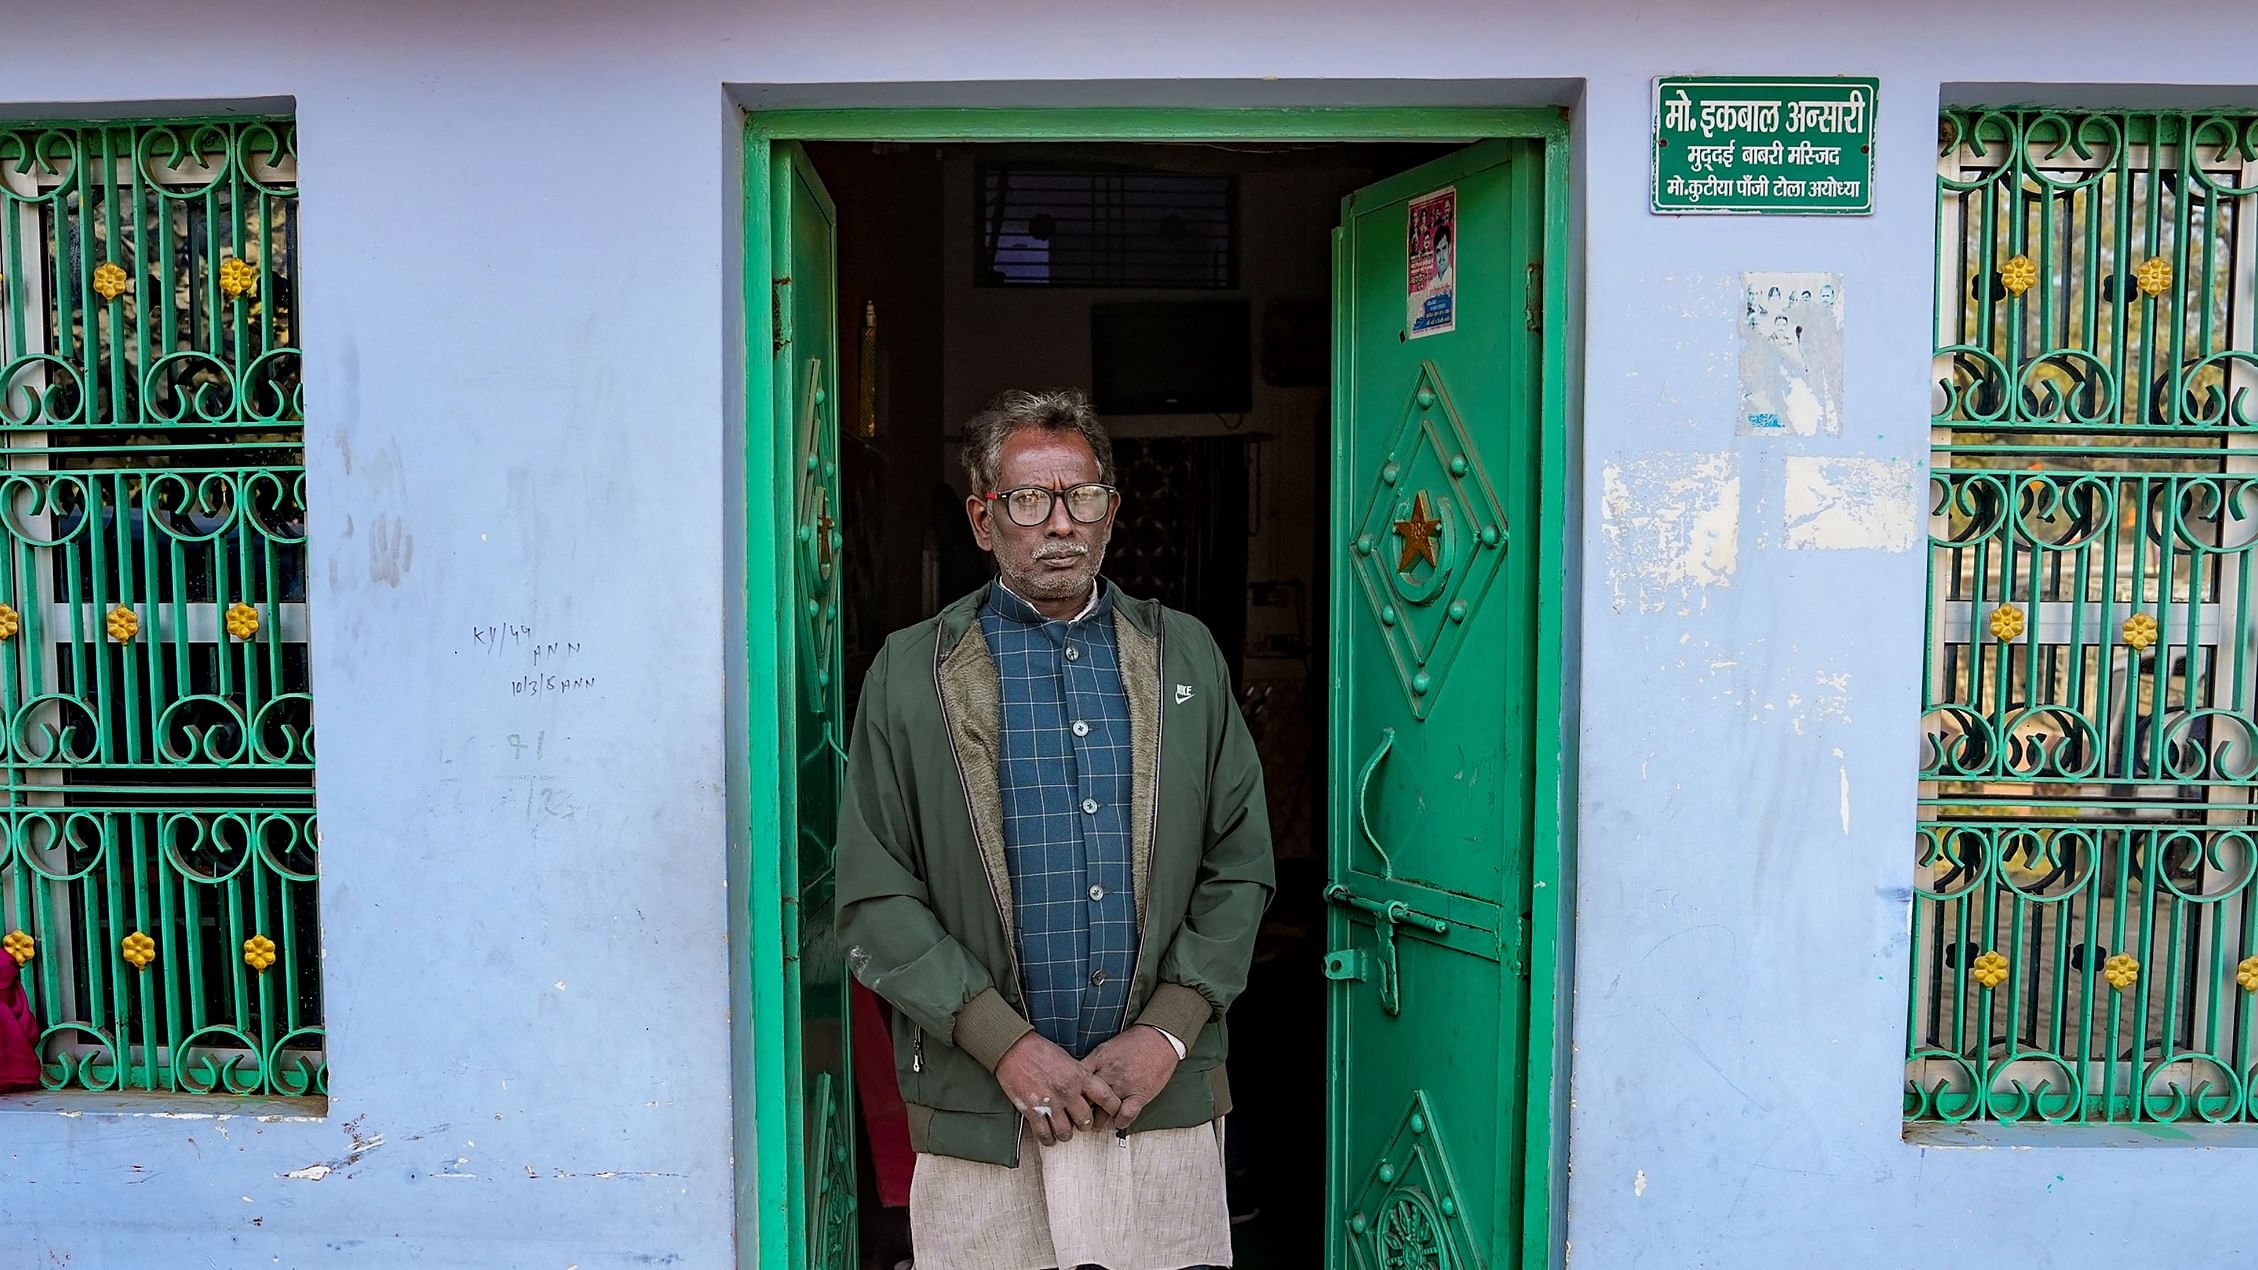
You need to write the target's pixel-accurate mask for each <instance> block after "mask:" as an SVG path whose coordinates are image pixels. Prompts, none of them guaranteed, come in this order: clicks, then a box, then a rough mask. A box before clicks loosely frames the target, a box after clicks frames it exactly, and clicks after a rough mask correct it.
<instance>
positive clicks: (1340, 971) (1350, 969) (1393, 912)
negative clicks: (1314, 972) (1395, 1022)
mask: <svg viewBox="0 0 2258 1270" xmlns="http://www.w3.org/2000/svg"><path fill="white" fill-rule="evenodd" d="M1325 901H1326V902H1327V903H1329V904H1338V905H1340V906H1341V907H1343V908H1348V909H1354V910H1356V911H1357V912H1359V913H1363V914H1364V915H1366V916H1367V917H1370V918H1371V919H1372V934H1373V943H1374V945H1375V948H1374V955H1373V957H1372V958H1371V962H1373V963H1377V965H1378V967H1379V976H1380V1008H1381V1009H1382V1010H1385V1011H1387V1012H1388V1014H1389V1015H1390V1016H1397V1015H1401V1014H1402V1013H1403V975H1402V972H1401V970H1400V968H1399V967H1398V966H1397V964H1396V927H1398V926H1416V927H1418V928H1419V929H1421V930H1424V931H1429V932H1432V933H1434V934H1437V935H1447V934H1449V933H1450V923H1449V922H1446V921H1444V920H1443V919H1442V918H1440V917H1435V916H1432V915H1430V914H1427V913H1422V912H1420V911H1419V910H1418V909H1415V908H1413V907H1411V906H1410V905H1409V904H1406V903H1404V902H1403V901H1402V900H1372V899H1366V898H1364V897H1363V896H1361V895H1358V894H1357V893H1356V892H1354V891H1352V890H1350V889H1349V888H1347V887H1345V886H1343V885H1341V884H1340V883H1338V882H1335V883H1334V884H1333V885H1331V886H1328V887H1326V888H1325ZM1370 964H1371V963H1368V962H1367V960H1366V958H1365V956H1364V954H1363V953H1362V952H1361V951H1358V950H1355V949H1351V950H1347V951H1343V952H1334V953H1328V954H1326V957H1325V977H1326V978H1328V979H1333V980H1354V981H1361V980H1363V979H1364V978H1365V976H1366V974H1367V972H1368V967H1369V965H1370Z"/></svg>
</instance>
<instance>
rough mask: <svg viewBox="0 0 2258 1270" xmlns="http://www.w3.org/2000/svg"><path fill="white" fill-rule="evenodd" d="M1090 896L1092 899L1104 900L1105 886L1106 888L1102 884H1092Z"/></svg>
mask: <svg viewBox="0 0 2258 1270" xmlns="http://www.w3.org/2000/svg"><path fill="white" fill-rule="evenodd" d="M1090 898H1091V899H1092V900H1102V899H1104V898H1105V888H1104V887H1102V886H1098V885H1095V884H1092V885H1091V887H1090Z"/></svg>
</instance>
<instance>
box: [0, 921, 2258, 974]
mask: <svg viewBox="0 0 2258 1270" xmlns="http://www.w3.org/2000/svg"><path fill="white" fill-rule="evenodd" d="M0 952H5V953H7V954H8V955H9V956H10V957H13V958H15V961H16V964H17V965H19V966H20V965H22V964H24V963H25V962H27V961H30V960H31V959H32V958H33V957H35V956H37V955H39V943H38V941H36V940H34V939H33V938H32V937H31V936H29V935H26V934H25V933H23V932H22V931H20V930H12V931H9V932H8V937H7V938H6V939H0ZM2251 960H2253V961H2258V957H2254V958H2252V959H2251Z"/></svg>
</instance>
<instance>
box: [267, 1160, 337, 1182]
mask: <svg viewBox="0 0 2258 1270" xmlns="http://www.w3.org/2000/svg"><path fill="white" fill-rule="evenodd" d="M335 1171H336V1170H335V1169H333V1168H332V1167H331V1166H329V1165H327V1164H309V1165H307V1166H306V1167H304V1168H302V1169H292V1170H290V1171H289V1172H288V1173H277V1174H275V1176H276V1177H279V1178H283V1179H285V1180H287V1181H292V1182H318V1181H320V1180H322V1179H323V1178H325V1177H328V1176H329V1175H330V1174H331V1173H333V1172H335Z"/></svg>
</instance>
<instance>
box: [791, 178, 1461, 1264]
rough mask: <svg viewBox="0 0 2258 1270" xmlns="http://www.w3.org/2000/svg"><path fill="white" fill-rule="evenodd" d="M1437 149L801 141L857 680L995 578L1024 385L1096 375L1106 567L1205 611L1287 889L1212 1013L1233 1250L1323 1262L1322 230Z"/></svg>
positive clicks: (875, 1182)
mask: <svg viewBox="0 0 2258 1270" xmlns="http://www.w3.org/2000/svg"><path fill="white" fill-rule="evenodd" d="M1440 149H1442V148H1440V147H1429V146H1412V145H1369V144H1367V145H1329V144H1328V145H1308V144H1295V145H1260V144H1247V145H1229V146H1218V145H1200V146H1174V145H1119V144H1106V145H1058V144H1046V145H1026V146H1020V145H933V144H915V145H910V144H888V143H880V144H870V143H827V144H814V145H810V146H809V147H808V152H809V154H810V156H811V158H812V159H813V161H814V164H815V166H816V168H817V170H818V172H819V173H820V174H821V176H822V179H823V181H824V183H825V185H826V186H827V187H828V189H829V190H830V193H831V195H832V199H833V201H834V203H835V204H836V206H837V211H838V227H839V274H840V276H839V292H838V295H839V316H840V322H841V331H840V352H841V357H840V360H841V365H840V367H839V371H840V374H839V384H840V386H841V395H842V397H843V398H844V401H843V403H842V405H843V407H844V408H843V409H842V410H841V412H840V419H841V425H842V428H841V430H842V433H843V434H844V435H843V436H842V440H841V444H840V454H841V464H840V466H841V482H842V490H841V511H842V515H841V518H840V519H841V528H842V530H843V532H844V534H845V536H846V545H845V548H844V551H843V553H842V554H843V560H844V567H845V570H846V596H845V605H844V613H843V619H844V622H843V628H844V638H845V645H846V647H845V653H846V661H847V670H848V684H849V685H850V688H849V691H850V696H851V694H852V693H853V691H854V687H855V686H857V685H859V684H860V681H861V677H862V673H863V671H864V670H865V669H866V668H867V666H868V664H869V659H870V657H871V656H872V655H873V654H874V653H875V652H876V650H877V648H878V646H879V644H880V643H881V642H882V641H883V640H884V638H885V637H886V635H887V633H888V632H890V631H893V630H895V629H898V628H900V627H902V626H906V625H909V624H911V623H913V622H916V621H918V620H920V619H922V618H923V617H925V616H927V615H929V614H930V613H932V612H933V611H934V610H935V609H936V608H937V607H939V606H940V605H941V604H943V603H946V602H947V601H948V600H950V599H953V598H955V597H956V596H958V595H960V594H962V593H964V592H965V591H968V590H970V589H971V588H973V587H974V586H977V585H978V584H979V583H980V582H982V581H984V580H985V579H986V577H987V576H988V568H987V562H986V560H985V559H984V558H983V557H982V556H981V555H980V554H979V553H978V551H977V549H976V548H975V547H974V545H973V543H972V540H971V536H970V534H969V532H968V530H967V528H966V524H965V517H964V512H963V500H964V495H965V491H964V490H963V489H962V488H961V486H962V483H963V478H962V476H961V475H960V474H959V473H958V471H957V455H956V448H955V447H956V437H957V435H958V434H959V432H960V431H961V428H962V426H963V423H964V421H965V419H967V418H968V417H969V416H970V415H971V414H972V413H973V412H974V411H975V410H976V409H977V408H978V407H979V405H980V404H981V403H982V402H984V401H985V400H987V399H988V398H989V397H991V396H993V395H994V394H995V393H997V392H1000V391H1003V390H1005V389H1009V388H1019V387H1026V388H1040V387H1053V386H1073V387H1081V388H1085V389H1090V390H1093V391H1094V392H1095V393H1096V395H1097V396H1098V397H1099V399H1100V400H1099V404H1100V408H1101V410H1104V411H1105V412H1106V415H1107V425H1108V427H1109V429H1110V430H1111V432H1112V434H1113V437H1114V444H1115V459H1116V467H1117V469H1118V471H1119V481H1118V483H1119V484H1120V486H1121V488H1122V490H1123V495H1124V501H1123V507H1122V512H1121V518H1120V521H1119V523H1118V526H1117V528H1116V530H1115V534H1114V540H1113V546H1112V550H1111V553H1110V555H1109V558H1108V562H1107V569H1106V572H1107V574H1108V576H1109V577H1111V578H1112V579H1114V580H1115V581H1116V582H1117V583H1118V584H1119V585H1121V586H1122V587H1123V588H1124V589H1125V590H1127V591H1129V592H1130V593H1132V594H1139V595H1146V596H1152V597H1155V598H1158V599H1161V600H1163V601H1164V602H1166V603H1168V604H1170V605H1172V606H1174V607H1177V608H1180V609H1184V610H1186V611H1188V612H1190V613H1192V614H1194V615H1195V616H1197V617H1199V618H1200V619H1201V620H1202V621H1204V622H1206V623H1207V624H1208V626H1209V627H1210V628H1211V629H1212V630H1213V631H1214V632H1215V634H1216V637H1217V639H1218V642H1219V643H1221V645H1222V646H1223V648H1224V651H1225V654H1226V656H1227V658H1228V659H1229V660H1230V661H1231V665H1232V671H1233V675H1234V679H1235V682H1236V683H1237V685H1238V693H1239V697H1240V702H1241V705H1242V708H1243V709H1244V710H1245V712H1246V715H1247V721H1248V724H1249V726H1250V728H1251V729H1252V730H1253V732H1254V734H1255V737H1256V741H1257V744H1258V746H1259V747H1260V749H1261V751H1262V754H1263V758H1264V770H1265V773H1266V776H1267V779H1268V783H1269V799H1270V808H1271V820H1272V825H1273V829H1274V832H1275V834H1276V840H1277V853H1278V879H1279V891H1278V896H1277V900H1276V902H1275V903H1274V904H1273V906H1272V908H1271V911H1270V914H1269V916H1268V918H1267V920H1266V921H1265V924H1264V929H1263V933H1262V939H1261V942H1260V945H1259V948H1258V952H1257V957H1256V963H1255V966H1254V970H1253V974H1252V977H1251V980H1250V983H1249V986H1248V989H1247V992H1246V994H1245V995H1244V997H1243V998H1242V999H1241V1001H1240V1002H1239V1004H1238V1005H1237V1006H1236V1007H1235V1008H1234V1009H1233V1010H1232V1012H1231V1017H1230V1024H1231V1033H1232V1056H1231V1070H1232V1074H1233V1089H1234V1094H1235V1097H1236V1099H1237V1102H1238V1106H1237V1109H1236V1110H1235V1111H1234V1113H1233V1115H1232V1116H1231V1119H1230V1124H1229V1133H1228V1141H1229V1143H1230V1157H1231V1188H1232V1195H1231V1199H1232V1210H1233V1214H1234V1217H1235V1219H1237V1221H1238V1224H1237V1226H1236V1236H1235V1244H1236V1250H1237V1255H1238V1261H1237V1264H1238V1265H1239V1266H1241V1267H1247V1268H1250V1270H1264V1268H1267V1267H1281V1268H1283V1267H1293V1268H1295V1270H1306V1267H1309V1266H1314V1265H1317V1264H1319V1262H1320V1261H1321V1258H1322V1229H1321V1221H1322V1215H1323V1211H1324V1199H1323V1196H1324V1186H1325V1116H1326V1109H1325V1053H1326V1038H1325V992H1324V987H1323V985H1324V980H1323V978H1322V976H1321V974H1320V972H1319V966H1320V962H1321V960H1322V957H1323V953H1324V947H1323V940H1324V925H1325V923H1324V917H1325V914H1324V906H1323V902H1322V900H1321V899H1320V890H1321V888H1322V885H1323V878H1324V857H1325V842H1326V837H1325V819H1324V817H1325V807H1324V801H1323V772H1324V763H1325V754H1324V747H1325V736H1326V709H1325V707H1326V700H1325V690H1324V685H1325V683H1326V666H1325V638H1326V635H1325V627H1326V621H1325V614H1326V611H1327V610H1326V605H1327V595H1326V588H1327V569H1326V562H1327V552H1326V543H1327V539H1328V535H1327V533H1326V523H1327V518H1328V515H1329V512H1330V506H1329V503H1330V500H1329V495H1328V482H1327V471H1328V466H1329V462H1330V459H1329V456H1330V446H1331V439H1330V428H1329V410H1330V399H1331V398H1330V389H1329V385H1328V377H1329V373H1330V372H1329V363H1330V349H1331V335H1330V331H1329V318H1330V311H1331V306H1330V275H1331V231H1332V228H1333V226H1334V225H1335V223H1336V222H1337V220H1338V213H1339V207H1340V200H1341V198H1342V197H1343V196H1345V195H1346V194H1348V193H1349V192H1350V191H1352V190H1354V189H1356V188H1358V187H1360V186H1363V185H1366V184H1369V183H1371V182H1372V181H1374V180H1376V179H1378V178H1380V177H1383V176H1386V175H1389V174H1391V173H1394V172H1397V171H1401V170H1403V169H1405V168H1408V167H1411V166H1413V165H1415V164H1417V163H1419V162H1421V161H1424V160H1425V159H1427V158H1429V157H1432V156H1433V155H1434V154H1435V153H1437V152H1439V150H1440ZM851 704H852V701H851V700H850V706H851ZM860 1044H861V1042H859V1041H858V1046H859V1045H860ZM873 1066H875V1067H882V1066H883V1064H868V1065H866V1064H858V1067H863V1068H864V1072H865V1075H867V1073H868V1070H869V1068H870V1067H873ZM865 1101H866V1103H872V1104H875V1102H876V1100H872V1099H867V1098H866V1100H865ZM873 1130H874V1131H875V1132H877V1133H879V1134H881V1135H883V1134H885V1133H887V1132H889V1131H890V1130H889V1128H888V1126H887V1125H886V1124H885V1123H884V1122H883V1117H882V1115H881V1116H878V1117H874V1118H873V1119H872V1120H871V1122H870V1123H869V1124H868V1125H866V1132H865V1134H864V1135H862V1146H863V1151H862V1155H863V1163H862V1191H861V1194H862V1197H863V1202H862V1213H863V1229H862V1235H863V1248H864V1264H865V1265H866V1266H871V1267H877V1270H893V1267H894V1266H895V1265H896V1262H897V1259H900V1258H904V1257H906V1256H908V1255H909V1253H908V1249H907V1248H906V1245H905V1243H904V1237H905V1234H906V1221H905V1220H904V1218H903V1214H902V1213H901V1212H900V1210H898V1209H888V1208H887V1207H886V1206H885V1205H884V1204H883V1203H881V1202H880V1200H881V1199H882V1198H883V1197H882V1195H881V1185H880V1182H881V1179H880V1177H879V1175H878V1174H879V1170H878V1169H877V1167H876V1164H875V1161H874V1159H873V1157H872V1154H871V1151H870V1149H869V1148H870V1131H873Z"/></svg>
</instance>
